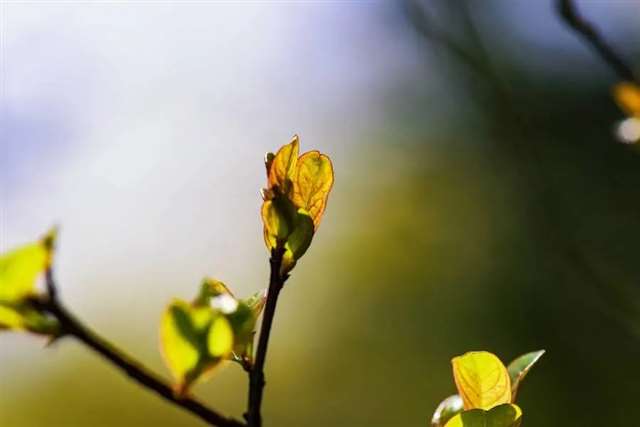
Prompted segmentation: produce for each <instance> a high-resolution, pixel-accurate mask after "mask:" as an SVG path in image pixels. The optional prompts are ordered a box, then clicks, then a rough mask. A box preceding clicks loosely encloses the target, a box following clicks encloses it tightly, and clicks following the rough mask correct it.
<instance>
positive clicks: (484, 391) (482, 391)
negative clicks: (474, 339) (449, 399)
mask: <svg viewBox="0 0 640 427" xmlns="http://www.w3.org/2000/svg"><path fill="white" fill-rule="evenodd" d="M451 363H452V365H453V377H454V379H455V383H456V387H457V388H458V393H459V394H460V397H462V401H463V402H464V408H465V409H474V408H479V409H491V408H493V407H494V406H497V405H501V404H503V403H510V402H511V381H510V379H509V373H508V372H507V368H506V367H505V366H504V365H503V364H502V362H501V361H500V359H498V357H497V356H495V355H494V354H492V353H489V352H486V351H472V352H469V353H465V354H464V355H462V356H458V357H454V358H453V359H452V361H451Z"/></svg>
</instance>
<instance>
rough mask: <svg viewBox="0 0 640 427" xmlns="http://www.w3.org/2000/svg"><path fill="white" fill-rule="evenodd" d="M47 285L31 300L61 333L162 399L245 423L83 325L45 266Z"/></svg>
mask: <svg viewBox="0 0 640 427" xmlns="http://www.w3.org/2000/svg"><path fill="white" fill-rule="evenodd" d="M46 286H47V293H48V295H47V296H46V297H41V298H37V299H34V300H32V304H33V305H34V306H35V307H36V308H38V309H40V310H43V311H46V312H48V313H49V314H51V315H52V316H53V317H55V318H56V319H57V320H58V322H60V329H61V337H63V336H70V337H74V338H75V339H77V340H78V341H80V342H81V343H83V344H85V345H86V346H87V347H89V348H91V349H92V350H93V351H95V352H96V353H98V354H99V355H101V356H102V357H104V358H105V359H106V360H108V361H109V362H111V363H112V364H113V365H115V366H116V367H118V368H119V369H120V370H122V371H123V372H124V373H125V374H126V375H127V376H128V377H129V378H131V379H133V380H134V381H136V382H137V383H138V384H140V385H141V386H143V387H145V388H147V389H149V390H151V391H154V392H155V393H157V394H158V395H159V396H160V397H162V398H163V399H165V400H167V401H169V402H171V403H173V404H174V405H176V406H178V407H180V408H182V409H184V410H186V411H188V412H190V413H192V414H193V415H195V416H197V417H199V418H200V419H202V420H203V421H205V422H206V423H208V424H210V425H213V426H218V427H243V426H245V425H244V424H243V423H242V422H240V421H238V420H235V419H233V418H227V417H225V416H223V415H221V414H219V413H218V412H216V411H214V410H213V409H210V408H208V407H206V406H205V405H204V404H202V403H200V402H199V401H197V400H195V399H193V398H191V397H181V396H178V395H177V394H176V393H175V392H174V390H173V388H171V386H170V385H168V384H166V383H165V382H164V381H163V380H162V379H161V378H160V377H159V376H158V375H156V374H155V373H153V372H151V371H149V370H148V369H147V368H146V367H144V366H143V365H142V364H141V363H140V362H138V361H136V360H135V359H133V358H131V357H129V356H128V355H126V354H125V353H123V352H122V351H121V350H119V349H117V348H116V347H114V346H113V344H111V343H110V342H108V341H107V340H105V339H104V338H102V337H100V336H99V335H97V334H96V333H95V332H93V331H92V330H90V329H89V328H88V327H86V326H84V325H83V324H82V322H81V321H79V320H78V319H77V318H76V317H75V316H74V315H73V314H71V313H70V312H69V311H68V310H67V309H66V308H65V307H64V305H63V304H62V303H61V302H60V300H59V299H58V293H57V291H56V285H55V281H54V279H53V272H52V270H51V269H48V270H47V272H46Z"/></svg>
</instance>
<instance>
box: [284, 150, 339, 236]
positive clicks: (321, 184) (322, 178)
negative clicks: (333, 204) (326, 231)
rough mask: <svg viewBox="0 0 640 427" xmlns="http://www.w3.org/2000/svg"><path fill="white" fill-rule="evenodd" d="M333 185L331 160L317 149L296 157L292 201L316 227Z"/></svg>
mask: <svg viewBox="0 0 640 427" xmlns="http://www.w3.org/2000/svg"><path fill="white" fill-rule="evenodd" d="M332 186H333V166H332V164H331V160H330V159H329V157H327V156H326V155H324V154H321V153H320V152H319V151H315V150H314V151H309V152H307V153H304V154H303V155H302V156H300V158H299V159H298V163H297V165H296V171H295V177H294V180H293V203H294V205H296V207H298V208H302V209H304V210H305V211H307V212H308V213H309V215H310V216H311V218H313V223H314V226H315V228H316V229H317V228H318V226H319V225H320V220H321V219H322V214H323V213H324V210H325V207H326V205H327V198H328V197H329V192H330V191H331V187H332Z"/></svg>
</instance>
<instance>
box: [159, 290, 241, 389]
mask: <svg viewBox="0 0 640 427" xmlns="http://www.w3.org/2000/svg"><path fill="white" fill-rule="evenodd" d="M160 339H161V348H162V350H163V355H164V359H165V362H166V364H167V366H168V368H169V370H170V371H171V373H172V375H173V376H174V378H175V379H176V382H177V390H178V392H179V393H181V394H182V393H185V392H186V391H187V389H188V388H189V386H191V384H193V383H194V382H195V381H198V380H201V379H203V378H204V376H205V374H208V373H210V372H211V371H212V370H213V368H215V367H216V366H218V365H219V364H220V362H221V361H222V360H223V359H225V358H226V357H227V356H228V355H229V354H230V353H231V351H232V349H233V331H232V328H231V325H230V324H229V321H228V320H227V318H226V317H225V316H224V314H223V313H221V312H220V311H219V310H214V309H212V308H210V307H206V306H204V307H203V306H195V305H191V304H189V303H187V302H185V301H181V300H174V301H173V302H172V303H171V304H170V305H169V306H168V307H167V309H166V310H165V312H164V314H163V316H162V320H161V324H160Z"/></svg>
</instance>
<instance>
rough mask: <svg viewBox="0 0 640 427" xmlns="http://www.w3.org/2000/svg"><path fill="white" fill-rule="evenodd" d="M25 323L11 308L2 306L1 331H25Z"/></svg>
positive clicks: (0, 312)
mask: <svg viewBox="0 0 640 427" xmlns="http://www.w3.org/2000/svg"><path fill="white" fill-rule="evenodd" d="M24 327H25V321H24V318H23V317H22V315H21V314H20V313H19V312H18V311H16V310H15V309H13V308H11V307H5V306H3V305H0V329H14V330H18V329H24Z"/></svg>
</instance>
